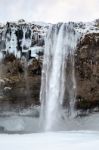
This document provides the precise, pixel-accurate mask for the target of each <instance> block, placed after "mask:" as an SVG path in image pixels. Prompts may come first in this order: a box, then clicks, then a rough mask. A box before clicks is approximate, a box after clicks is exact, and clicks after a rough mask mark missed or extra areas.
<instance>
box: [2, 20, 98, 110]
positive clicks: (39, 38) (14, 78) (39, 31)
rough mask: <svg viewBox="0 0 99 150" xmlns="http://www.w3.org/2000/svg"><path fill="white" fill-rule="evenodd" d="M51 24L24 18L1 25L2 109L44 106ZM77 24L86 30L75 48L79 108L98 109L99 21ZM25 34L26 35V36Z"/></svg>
mask: <svg viewBox="0 0 99 150" xmlns="http://www.w3.org/2000/svg"><path fill="white" fill-rule="evenodd" d="M48 27H49V26H47V25H46V26H44V27H43V26H41V25H35V24H33V23H32V24H29V25H28V24H26V23H25V21H24V20H21V21H19V22H18V23H17V24H16V23H7V24H6V25H5V26H4V27H2V28H0V50H1V51H2V52H3V53H4V56H5V57H4V58H3V60H2V63H1V64H0V111H2V110H11V109H14V110H19V109H22V108H25V107H26V108H27V107H30V106H31V105H40V101H39V94H40V85H41V70H42V61H43V49H42V48H44V37H45V33H46V32H47V29H48ZM74 27H75V28H76V29H77V30H78V31H81V30H86V33H85V34H84V36H83V37H82V38H81V39H80V41H79V43H78V46H77V49H76V51H75V75H76V82H77V96H76V101H77V102H76V105H75V107H76V109H79V110H83V111H87V110H93V109H94V108H97V110H98V109H99V32H98V31H99V20H97V21H96V24H95V25H94V26H93V27H90V29H89V26H88V25H85V24H83V23H79V24H75V23H74ZM87 28H88V30H87ZM94 29H95V31H94ZM13 30H14V32H13ZM24 33H25V38H23V34H24ZM13 38H14V39H13ZM13 40H15V41H16V42H15V45H14V47H13V44H12V47H8V46H9V44H11V41H13ZM24 40H25V42H24ZM29 40H30V43H29ZM7 41H8V42H7ZM22 42H23V46H22ZM12 43H13V42H12ZM25 43H27V44H26V45H25ZM14 48H16V49H15V50H17V52H19V51H20V52H21V58H20V57H17V56H18V55H15V53H12V51H11V50H13V49H14ZM27 51H28V52H29V53H28V54H27ZM30 51H31V52H30ZM5 52H6V54H5ZM10 52H11V53H10Z"/></svg>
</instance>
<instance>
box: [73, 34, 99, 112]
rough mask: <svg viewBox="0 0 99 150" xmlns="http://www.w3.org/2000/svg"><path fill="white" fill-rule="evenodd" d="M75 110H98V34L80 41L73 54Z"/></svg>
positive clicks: (88, 35) (89, 35)
mask: <svg viewBox="0 0 99 150" xmlns="http://www.w3.org/2000/svg"><path fill="white" fill-rule="evenodd" d="M75 70H76V80H77V101H78V103H77V106H76V107H77V108H78V109H85V110H87V109H90V108H92V109H93V108H95V107H98V108H99V33H90V34H87V35H85V37H84V38H83V39H82V40H81V41H80V44H79V45H78V49H77V51H76V54H75Z"/></svg>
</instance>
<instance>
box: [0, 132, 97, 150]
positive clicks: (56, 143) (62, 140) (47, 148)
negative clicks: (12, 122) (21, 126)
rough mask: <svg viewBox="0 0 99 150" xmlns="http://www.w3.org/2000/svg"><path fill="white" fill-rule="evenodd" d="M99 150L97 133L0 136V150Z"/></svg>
mask: <svg viewBox="0 0 99 150" xmlns="http://www.w3.org/2000/svg"><path fill="white" fill-rule="evenodd" d="M33 149H34V150H93V149H94V150H99V132H91V131H86V132H85V131H80V132H75V131H74V132H52V133H33V134H23V135H18V134H14V135H6V134H2V135H0V150H33Z"/></svg>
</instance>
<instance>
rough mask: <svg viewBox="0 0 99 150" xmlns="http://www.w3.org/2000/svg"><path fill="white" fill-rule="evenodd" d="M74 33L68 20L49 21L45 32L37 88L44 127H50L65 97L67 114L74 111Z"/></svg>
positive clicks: (75, 43)
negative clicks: (38, 87) (49, 25)
mask: <svg viewBox="0 0 99 150" xmlns="http://www.w3.org/2000/svg"><path fill="white" fill-rule="evenodd" d="M78 37H79V34H78V33H77V32H76V31H75V30H74V28H73V24H72V23H69V24H57V25H53V26H52V27H51V28H50V30H49V32H48V34H47V37H46V41H45V53H44V62H43V70H42V83H41V92H40V100H41V119H40V122H41V124H42V126H43V129H44V130H47V131H49V130H53V129H54V127H55V125H56V124H57V121H58V120H59V119H60V116H61V109H62V106H63V103H64V102H65V101H66V108H67V112H68V113H67V114H68V116H70V115H72V114H73V113H74V103H75V95H76V81H75V71H74V50H75V48H76V45H77V40H78Z"/></svg>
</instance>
